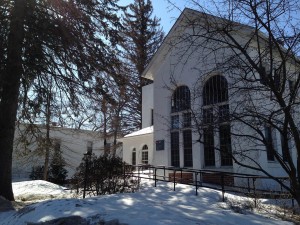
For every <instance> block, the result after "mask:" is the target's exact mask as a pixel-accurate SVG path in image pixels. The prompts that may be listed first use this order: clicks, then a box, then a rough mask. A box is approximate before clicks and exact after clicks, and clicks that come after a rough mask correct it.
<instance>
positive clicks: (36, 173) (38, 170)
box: [29, 166, 44, 180]
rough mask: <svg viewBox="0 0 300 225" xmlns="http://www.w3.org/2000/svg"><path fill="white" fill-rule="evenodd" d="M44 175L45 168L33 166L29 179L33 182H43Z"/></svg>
mask: <svg viewBox="0 0 300 225" xmlns="http://www.w3.org/2000/svg"><path fill="white" fill-rule="evenodd" d="M43 174H44V166H33V167H32V168H31V173H30V174H29V178H30V179H31V180H42V179H43Z"/></svg>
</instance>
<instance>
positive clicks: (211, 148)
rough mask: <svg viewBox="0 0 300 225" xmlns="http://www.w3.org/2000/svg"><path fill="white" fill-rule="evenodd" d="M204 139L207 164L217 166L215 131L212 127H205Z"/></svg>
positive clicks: (205, 161)
mask: <svg viewBox="0 0 300 225" xmlns="http://www.w3.org/2000/svg"><path fill="white" fill-rule="evenodd" d="M203 139H204V140H203V141H204V163H205V166H215V144H214V131H213V129H212V128H204V130H203Z"/></svg>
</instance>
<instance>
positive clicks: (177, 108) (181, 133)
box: [171, 86, 193, 167]
mask: <svg viewBox="0 0 300 225" xmlns="http://www.w3.org/2000/svg"><path fill="white" fill-rule="evenodd" d="M190 109H191V94H190V90H189V88H188V87H187V86H180V87H178V88H176V90H175V91H174V93H173V95H172V99H171V165H172V166H176V167H179V166H180V151H181V150H182V149H183V151H184V154H183V155H184V166H193V162H192V158H193V156H192V135H191V133H192V132H191V130H190V129H191V125H192V121H191V113H190ZM181 128H183V129H181ZM179 129H181V130H179ZM182 137H183V146H180V141H179V139H181V138H182Z"/></svg>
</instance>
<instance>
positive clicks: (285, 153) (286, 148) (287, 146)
mask: <svg viewBox="0 0 300 225" xmlns="http://www.w3.org/2000/svg"><path fill="white" fill-rule="evenodd" d="M280 136H281V152H282V159H283V160H284V161H288V158H289V156H290V157H292V156H291V151H290V150H291V140H290V139H288V140H287V142H285V140H284V136H283V135H282V134H281V135H280Z"/></svg>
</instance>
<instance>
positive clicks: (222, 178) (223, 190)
mask: <svg viewBox="0 0 300 225" xmlns="http://www.w3.org/2000/svg"><path fill="white" fill-rule="evenodd" d="M221 185H222V199H223V202H225V187H224V174H223V173H221Z"/></svg>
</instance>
